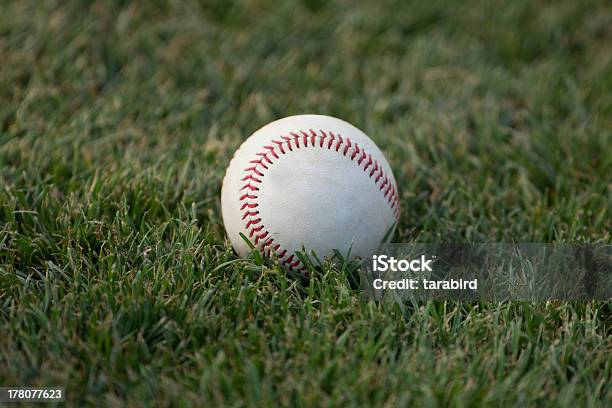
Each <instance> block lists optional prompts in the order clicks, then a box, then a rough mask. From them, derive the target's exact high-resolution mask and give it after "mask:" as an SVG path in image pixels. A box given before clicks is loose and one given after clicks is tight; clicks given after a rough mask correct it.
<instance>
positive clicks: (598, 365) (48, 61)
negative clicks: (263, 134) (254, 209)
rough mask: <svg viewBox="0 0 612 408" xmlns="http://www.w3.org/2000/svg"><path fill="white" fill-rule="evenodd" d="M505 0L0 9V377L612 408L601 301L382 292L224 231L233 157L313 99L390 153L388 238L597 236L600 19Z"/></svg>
mask: <svg viewBox="0 0 612 408" xmlns="http://www.w3.org/2000/svg"><path fill="white" fill-rule="evenodd" d="M506 3H507V4H506V5H503V6H502V5H501V4H493V2H489V1H484V0H482V1H474V2H469V3H465V2H451V1H445V2H440V1H436V0H433V1H426V2H418V1H414V2H405V1H398V2H391V1H376V2H368V1H361V2H350V1H337V2H327V1H324V0H310V1H301V2H300V1H287V2H281V3H279V4H277V5H272V4H271V3H269V2H265V1H258V0H244V1H237V2H229V3H228V2H223V1H212V0H211V1H208V0H204V1H201V2H196V1H185V2H179V1H169V2H163V1H151V2H147V4H148V5H147V7H144V6H143V4H144V3H138V4H137V3H134V4H130V3H128V2H120V1H116V2H102V1H95V2H77V1H73V2H39V1H25V0H24V1H14V2H10V1H1V2H0V385H6V386H9V385H10V386H17V385H30V386H44V385H47V386H57V385H63V386H65V387H66V390H67V394H68V397H67V398H68V401H69V402H70V404H71V405H79V406H80V405H83V404H85V405H90V406H100V405H113V406H121V405H124V404H128V405H130V406H139V405H152V404H156V405H162V406H165V405H185V406H189V405H193V406H213V405H218V406H244V405H264V406H265V405H267V406H275V405H277V404H282V405H290V406H294V405H297V406H331V405H334V406H341V405H366V406H372V405H386V406H396V405H398V404H400V405H402V404H403V405H409V404H416V405H419V406H425V405H427V406H436V405H438V406H446V405H451V406H479V405H489V406H491V405H495V406H498V405H501V406H572V407H573V406H606V405H608V406H609V403H610V401H611V399H612V358H611V356H612V303H611V302H588V303H579V302H575V303H561V302H550V303H538V304H535V303H534V304H530V303H502V304H493V303H474V304H472V303H452V302H429V303H421V304H409V305H401V306H400V305H390V304H376V303H373V302H368V301H365V300H363V299H362V298H361V297H360V295H359V293H357V292H356V291H354V290H352V289H351V286H350V285H349V282H348V281H347V277H346V274H345V273H344V272H343V271H341V270H337V269H333V268H330V267H326V268H324V270H323V272H318V273H314V274H313V277H312V279H311V280H310V281H309V282H297V281H294V280H292V279H290V278H288V277H287V276H286V274H285V273H284V272H283V271H282V270H281V269H279V268H278V267H276V266H274V265H271V264H263V265H262V263H261V262H260V261H259V260H258V259H257V258H256V257H254V258H253V259H237V258H236V256H235V255H234V254H233V252H232V250H231V248H230V247H229V245H228V241H227V239H226V237H225V235H224V230H223V225H222V222H221V219H220V208H219V193H220V184H221V179H222V176H223V171H224V169H225V166H226V165H227V163H228V160H229V158H230V157H231V154H232V152H233V150H234V149H236V148H237V147H238V146H239V144H240V143H241V141H242V140H244V139H245V138H246V137H247V136H248V135H249V134H250V133H251V132H253V131H254V130H256V129H257V128H258V127H260V126H262V125H263V124H265V123H267V122H269V121H271V120H273V119H276V118H279V117H282V116H288V115H291V114H297V113H307V112H312V113H322V114H329V115H333V116H338V117H340V118H343V119H345V120H347V121H349V122H352V123H353V124H355V125H356V126H358V127H360V128H362V129H363V130H364V131H365V132H366V133H368V134H369V135H370V136H371V137H372V138H373V139H375V141H376V142H377V143H378V144H379V146H380V147H381V148H382V149H383V151H384V152H385V153H386V155H387V156H388V158H389V160H390V163H391V165H392V167H393V170H394V172H395V176H396V178H397V180H398V185H399V189H400V194H401V200H402V214H401V221H400V226H399V229H398V232H397V235H396V237H395V241H398V242H401V241H404V242H442V241H445V242H463V241H472V242H569V243H573V242H590V243H610V242H611V241H612V238H611V236H610V231H611V230H612V221H611V217H610V203H611V202H612V187H611V183H610V180H611V179H610V175H611V174H612V154H611V151H612V148H611V146H612V140H611V134H612V125H611V122H610V118H611V117H612V92H611V89H612V74H611V72H612V30H611V27H612V8H611V7H610V6H609V4H606V2H605V1H593V2H576V1H572V0H567V1H560V2H554V3H552V2H551V3H544V2H542V3H539V2H533V1H526V0H518V1H513V2H506ZM536 3H537V4H536Z"/></svg>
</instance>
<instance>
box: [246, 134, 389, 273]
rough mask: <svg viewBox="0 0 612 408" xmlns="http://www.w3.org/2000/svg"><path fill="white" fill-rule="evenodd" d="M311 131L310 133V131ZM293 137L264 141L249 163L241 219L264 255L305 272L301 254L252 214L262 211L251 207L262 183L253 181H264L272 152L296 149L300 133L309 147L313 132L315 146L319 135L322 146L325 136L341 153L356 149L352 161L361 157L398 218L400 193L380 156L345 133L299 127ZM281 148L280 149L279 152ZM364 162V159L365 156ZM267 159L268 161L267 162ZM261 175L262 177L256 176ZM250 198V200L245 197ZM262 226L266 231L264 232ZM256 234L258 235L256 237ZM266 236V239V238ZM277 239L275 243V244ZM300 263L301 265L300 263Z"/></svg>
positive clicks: (370, 175)
mask: <svg viewBox="0 0 612 408" xmlns="http://www.w3.org/2000/svg"><path fill="white" fill-rule="evenodd" d="M308 132H310V134H309V133H308ZM289 134H290V135H291V136H292V137H289V136H285V135H281V136H280V140H276V139H275V140H272V141H271V143H272V145H264V146H263V147H262V149H265V150H264V151H263V152H258V153H256V156H257V157H258V159H257V160H251V161H249V163H251V164H253V166H252V167H248V168H246V169H244V172H246V173H247V174H246V175H245V176H244V177H243V178H242V181H244V182H245V183H244V184H243V186H242V188H241V189H240V190H241V191H243V190H246V191H247V192H246V193H245V194H243V195H241V196H240V201H244V203H243V204H242V206H241V207H240V210H241V211H243V216H242V219H243V220H245V222H246V223H245V229H246V230H247V231H248V234H249V238H250V239H252V240H253V241H254V245H255V246H256V247H258V249H259V251H260V252H261V253H263V254H264V255H265V256H270V255H271V253H275V254H276V257H277V258H278V261H279V262H280V263H281V264H282V265H284V266H285V267H287V268H288V269H289V270H292V271H294V272H298V273H302V272H304V271H306V267H305V266H304V265H301V261H300V260H299V258H297V257H296V256H295V254H289V256H287V255H288V254H287V250H286V249H283V248H281V246H280V244H278V243H274V239H273V238H271V237H269V235H270V234H269V232H268V231H267V230H264V224H263V223H262V220H261V217H259V218H253V217H256V216H258V215H259V211H257V210H255V211H252V209H253V208H257V207H258V206H259V204H258V203H256V202H252V201H250V200H257V198H258V196H256V195H253V194H251V192H252V191H259V187H257V186H254V185H253V184H252V183H261V182H262V180H261V178H262V177H264V174H265V173H264V172H263V171H262V169H263V170H268V169H269V168H268V165H267V164H274V162H273V161H272V160H271V159H270V158H269V157H268V155H271V156H272V157H274V158H275V159H279V158H280V157H279V155H278V153H280V154H281V155H284V154H287V151H286V150H285V148H284V147H283V145H286V147H287V148H288V149H289V151H290V152H292V151H293V146H292V142H293V143H295V148H296V149H299V148H300V136H301V138H302V144H303V147H309V145H308V136H310V147H316V146H317V144H316V138H317V137H318V138H319V143H318V146H319V148H321V149H322V148H324V146H325V139H328V141H327V146H326V147H327V149H331V148H332V146H333V145H334V142H336V145H335V151H337V152H339V153H341V154H342V155H343V156H346V155H347V154H348V152H349V150H351V149H352V150H353V151H352V153H351V154H350V156H349V157H350V159H351V161H354V160H355V158H358V160H357V165H358V166H359V167H361V169H362V170H363V171H364V172H365V173H366V174H368V177H369V178H371V179H372V180H373V181H374V184H375V185H376V186H377V187H378V189H379V190H380V191H381V193H382V194H383V196H384V198H385V199H386V201H387V203H388V204H389V206H390V208H391V210H393V213H394V215H395V218H396V219H398V218H399V211H400V208H399V195H398V193H397V190H396V188H395V186H394V185H393V183H392V182H391V179H390V178H389V177H388V175H387V174H386V172H385V170H384V169H383V167H382V166H381V165H380V164H379V163H378V161H377V160H375V159H373V158H372V155H371V154H369V153H366V151H365V150H364V149H363V148H361V147H359V145H358V144H356V143H355V144H353V143H352V142H351V140H350V139H349V138H348V137H346V138H342V136H341V135H339V134H337V135H336V134H334V133H333V132H328V133H326V132H325V131H324V130H319V133H317V132H315V131H314V130H312V129H308V131H305V130H299V131H294V132H289ZM342 146H344V149H343V150H342V152H340V148H341V147H342ZM277 149H278V152H277ZM366 158H367V161H366V162H365V164H364V166H362V163H363V162H364V160H366ZM266 163H267V164H266ZM370 167H371V170H370V171H368V168H370ZM255 176H258V177H259V178H257V177H255ZM245 200H247V201H245ZM262 230H263V232H262ZM253 236H255V238H253ZM266 238H267V239H266ZM273 243H274V245H272V244H273ZM298 265H299V267H298Z"/></svg>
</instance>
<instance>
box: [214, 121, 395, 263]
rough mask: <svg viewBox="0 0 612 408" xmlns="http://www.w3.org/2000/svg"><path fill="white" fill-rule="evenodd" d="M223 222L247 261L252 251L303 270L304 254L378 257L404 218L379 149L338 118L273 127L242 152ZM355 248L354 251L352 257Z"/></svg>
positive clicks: (225, 191) (229, 178)
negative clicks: (302, 253)
mask: <svg viewBox="0 0 612 408" xmlns="http://www.w3.org/2000/svg"><path fill="white" fill-rule="evenodd" d="M221 208H222V215H223V223H224V225H225V229H226V231H227V235H228V237H229V239H230V241H231V243H232V246H233V247H234V249H235V250H236V252H237V253H238V255H240V256H243V257H244V256H247V255H248V254H249V253H250V251H251V248H250V247H249V246H248V245H247V243H246V242H244V240H243V239H242V238H241V236H240V234H241V233H242V234H244V236H246V237H247V238H248V239H249V240H250V242H251V243H252V244H253V246H254V247H255V248H257V249H258V250H259V251H260V252H262V253H263V254H264V255H266V256H272V257H276V258H277V259H278V261H279V262H280V263H281V264H282V265H284V266H285V267H286V268H288V269H290V270H293V271H297V272H303V270H304V267H303V265H301V263H300V261H299V259H298V258H297V256H296V255H295V252H296V251H300V250H302V249H304V250H306V251H307V252H308V253H310V251H314V252H315V253H316V254H317V256H318V257H320V258H321V259H323V258H325V257H330V256H332V255H333V253H334V252H333V250H334V249H336V250H338V251H340V253H342V254H343V255H344V256H347V255H349V257H350V258H351V259H354V258H356V257H360V258H366V257H370V256H371V255H372V254H373V253H374V252H375V251H376V250H377V249H378V248H379V246H380V245H381V243H382V242H383V240H385V239H390V238H391V236H392V235H393V231H394V229H395V225H396V223H397V219H398V216H399V198H398V193H397V186H396V183H395V178H394V177H393V172H392V171H391V168H390V166H389V163H387V160H386V159H385V157H384V155H383V154H382V152H381V151H380V149H379V148H378V147H377V146H376V144H375V143H374V142H373V141H372V140H371V139H370V138H369V137H368V136H367V135H366V134H365V133H363V132H362V131H361V130H359V129H357V128H356V127H354V126H353V125H351V124H349V123H347V122H345V121H343V120H340V119H336V118H333V117H330V116H323V115H297V116H290V117H286V118H283V119H280V120H277V121H274V122H272V123H269V124H267V125H266V126H264V127H262V128H261V129H259V130H258V131H256V132H255V133H253V134H252V135H251V136H250V137H249V138H248V139H247V140H246V141H245V142H244V143H243V144H242V145H241V146H240V148H239V149H238V150H237V151H236V153H235V154H234V157H233V158H232V160H231V162H230V164H229V167H228V169H227V171H226V173H225V178H224V180H223V187H222V189H221ZM349 250H350V252H349Z"/></svg>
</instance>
